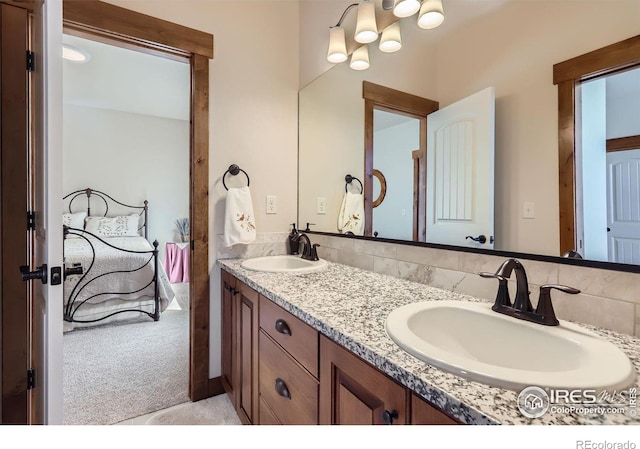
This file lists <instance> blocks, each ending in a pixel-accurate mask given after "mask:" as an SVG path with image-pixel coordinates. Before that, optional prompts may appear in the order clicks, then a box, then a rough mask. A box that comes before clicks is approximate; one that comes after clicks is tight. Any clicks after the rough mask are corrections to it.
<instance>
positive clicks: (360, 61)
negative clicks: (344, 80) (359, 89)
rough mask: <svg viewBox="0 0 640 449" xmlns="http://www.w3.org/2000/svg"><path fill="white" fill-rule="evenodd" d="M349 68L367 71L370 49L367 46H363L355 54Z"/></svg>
mask: <svg viewBox="0 0 640 449" xmlns="http://www.w3.org/2000/svg"><path fill="white" fill-rule="evenodd" d="M349 67H351V68H352V69H353V70H367V69H368V68H369V47H368V46H367V45H363V46H362V47H359V48H357V49H356V51H354V52H353V54H352V55H351V63H350V64H349Z"/></svg>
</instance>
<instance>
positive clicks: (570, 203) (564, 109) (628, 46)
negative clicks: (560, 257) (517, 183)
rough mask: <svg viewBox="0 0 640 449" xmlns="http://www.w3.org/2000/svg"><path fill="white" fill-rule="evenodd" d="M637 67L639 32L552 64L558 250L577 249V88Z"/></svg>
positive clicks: (639, 53) (639, 43) (639, 56)
mask: <svg viewBox="0 0 640 449" xmlns="http://www.w3.org/2000/svg"><path fill="white" fill-rule="evenodd" d="M637 66H640V35H638V36H634V37H632V38H629V39H625V40H623V41H620V42H617V43H615V44H612V45H608V46H606V47H602V48H599V49H597V50H594V51H591V52H589V53H585V54H583V55H580V56H577V57H575V58H572V59H569V60H566V61H563V62H560V63H558V64H555V65H554V66H553V84H555V85H557V86H558V169H559V177H558V187H559V200H560V201H559V207H560V242H559V243H560V252H559V254H564V253H565V252H566V251H569V250H575V249H576V246H577V245H576V236H575V227H576V221H575V220H576V167H575V152H576V142H577V139H578V138H579V136H578V134H577V133H579V132H580V130H579V129H578V125H579V123H576V114H577V112H576V108H577V107H578V106H579V103H578V102H579V98H577V97H576V89H577V88H578V87H579V86H580V84H581V83H582V82H583V81H587V80H591V79H594V78H598V77H601V76H606V75H610V74H612V73H615V72H619V71H622V70H627V69H630V68H633V67H637Z"/></svg>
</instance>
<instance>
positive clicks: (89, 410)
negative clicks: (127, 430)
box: [64, 310, 189, 425]
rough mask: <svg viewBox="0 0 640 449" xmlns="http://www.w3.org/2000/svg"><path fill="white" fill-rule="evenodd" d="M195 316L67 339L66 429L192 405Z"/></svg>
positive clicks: (82, 332)
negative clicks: (192, 321)
mask: <svg viewBox="0 0 640 449" xmlns="http://www.w3.org/2000/svg"><path fill="white" fill-rule="evenodd" d="M188 363H189V314H188V312H186V311H184V310H166V311H165V312H164V313H163V314H162V315H161V317H160V320H159V321H157V322H155V321H151V320H149V319H146V320H145V319H136V320H130V321H122V322H118V323H113V324H108V325H104V326H99V327H94V328H89V329H76V330H74V331H72V332H68V333H65V334H64V424H90V425H100V424H114V423H117V422H120V421H123V420H126V419H129V418H133V417H136V416H140V415H144V414H147V413H151V412H155V411H158V410H162V409H165V408H169V407H171V406H174V405H176V404H182V403H184V402H187V401H189V396H188V383H189V380H188Z"/></svg>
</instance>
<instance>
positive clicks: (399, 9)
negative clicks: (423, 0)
mask: <svg viewBox="0 0 640 449" xmlns="http://www.w3.org/2000/svg"><path fill="white" fill-rule="evenodd" d="M419 9H420V0H396V4H395V5H394V7H393V15H394V16H396V17H409V16H412V15H414V14H415V13H417V12H418V10H419Z"/></svg>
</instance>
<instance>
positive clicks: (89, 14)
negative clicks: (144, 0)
mask: <svg viewBox="0 0 640 449" xmlns="http://www.w3.org/2000/svg"><path fill="white" fill-rule="evenodd" d="M62 6H63V17H64V24H65V27H66V28H68V29H78V30H82V31H85V32H90V33H93V34H97V35H108V36H109V37H111V38H114V39H116V40H120V41H124V42H129V43H134V44H135V45H138V46H140V47H147V48H153V49H156V50H161V51H168V52H170V53H174V52H175V53H181V54H183V55H184V56H190V55H192V54H194V55H202V56H205V57H206V58H208V59H213V36H212V35H211V34H209V33H205V32H203V31H199V30H195V29H193V28H188V27H185V26H182V25H178V24H176V23H173V22H169V21H166V20H162V19H158V18H156V17H153V16H148V15H146V14H142V13H139V12H135V11H131V10H128V9H126V8H122V7H120V6H115V5H112V4H109V3H104V2H101V1H98V0H83V1H77V0H64V1H63V2H62Z"/></svg>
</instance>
